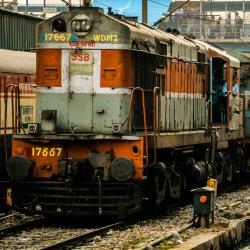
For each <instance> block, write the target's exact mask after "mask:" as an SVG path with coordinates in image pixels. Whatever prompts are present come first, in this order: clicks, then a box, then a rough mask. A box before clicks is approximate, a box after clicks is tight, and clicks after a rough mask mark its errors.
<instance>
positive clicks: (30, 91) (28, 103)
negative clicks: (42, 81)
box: [0, 49, 36, 211]
mask: <svg viewBox="0 0 250 250" xmlns="http://www.w3.org/2000/svg"><path fill="white" fill-rule="evenodd" d="M35 65H36V54H35V53H31V52H18V51H11V50H3V49H0V159H1V160H0V211H3V210H5V209H6V194H7V193H6V192H7V188H8V186H9V180H10V178H9V177H8V174H7V173H6V161H7V160H8V158H9V157H11V152H12V135H13V134H14V133H24V132H25V130H26V129H27V124H28V123H31V122H35V121H36V120H35V119H36V117H35V115H36V112H35V109H34V107H35V106H36V88H35V74H36V67H35Z"/></svg>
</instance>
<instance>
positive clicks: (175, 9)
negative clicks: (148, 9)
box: [153, 0, 190, 26]
mask: <svg viewBox="0 0 250 250" xmlns="http://www.w3.org/2000/svg"><path fill="white" fill-rule="evenodd" d="M189 1H190V0H186V1H185V2H184V3H182V4H180V5H179V6H177V7H176V8H174V9H173V10H172V11H170V12H169V13H168V14H166V15H164V16H163V17H161V18H160V19H159V20H157V21H156V22H155V23H154V24H153V26H156V25H157V24H159V23H161V22H162V21H163V20H165V19H166V18H167V17H168V16H171V15H172V14H173V13H174V12H175V11H177V10H178V9H180V8H181V7H182V6H184V5H185V4H187V3H188V2H189Z"/></svg>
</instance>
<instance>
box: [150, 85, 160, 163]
mask: <svg viewBox="0 0 250 250" xmlns="http://www.w3.org/2000/svg"><path fill="white" fill-rule="evenodd" d="M159 93H160V88H159V87H154V95H153V102H154V104H153V105H154V109H153V112H154V116H153V117H154V118H153V128H154V161H153V163H151V164H150V166H154V165H155V164H156V143H157V142H156V138H157V137H156V95H157V94H159ZM158 106H160V104H158ZM159 109H160V107H158V121H157V130H158V134H160V116H159V112H160V110H159Z"/></svg>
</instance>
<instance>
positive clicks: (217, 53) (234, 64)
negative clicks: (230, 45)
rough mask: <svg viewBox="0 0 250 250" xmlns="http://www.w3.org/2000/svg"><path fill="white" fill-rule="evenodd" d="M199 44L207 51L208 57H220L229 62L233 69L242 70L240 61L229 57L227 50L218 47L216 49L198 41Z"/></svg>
mask: <svg viewBox="0 0 250 250" xmlns="http://www.w3.org/2000/svg"><path fill="white" fill-rule="evenodd" d="M197 43H198V44H200V45H202V46H204V47H205V48H206V49H207V51H208V55H212V56H213V57H218V58H221V59H223V60H225V61H227V62H228V63H229V65H230V66H231V67H234V68H240V61H239V60H238V59H236V58H235V57H233V56H231V55H229V54H228V53H227V52H226V51H225V50H222V49H219V48H218V47H215V46H213V45H211V44H209V43H206V42H204V41H200V40H197Z"/></svg>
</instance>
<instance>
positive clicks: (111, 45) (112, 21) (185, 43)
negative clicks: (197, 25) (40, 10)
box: [37, 8, 197, 61]
mask: <svg viewBox="0 0 250 250" xmlns="http://www.w3.org/2000/svg"><path fill="white" fill-rule="evenodd" d="M83 15H86V16H87V17H88V18H89V20H90V21H91V23H92V28H91V29H90V30H89V31H87V32H81V33H79V34H78V33H77V32H73V31H72V29H71V25H72V22H73V20H75V19H76V18H78V17H79V16H83ZM60 18H61V19H64V20H65V22H66V29H65V33H67V34H71V37H70V39H69V40H67V41H65V40H64V41H55V39H53V37H52V39H51V40H49V39H47V36H46V35H47V34H52V33H53V32H54V31H53V22H54V21H55V20H56V19H60ZM70 24H71V25H70ZM112 35H117V37H116V38H117V40H115V39H113V40H112ZM96 37H98V39H100V40H96ZM110 38H111V40H109V39H110ZM74 39H75V40H74ZM102 39H103V40H102ZM92 40H94V42H95V45H94V46H93V47H91V46H90V47H88V42H90V41H92ZM159 43H165V44H166V45H170V44H171V45H172V50H170V46H169V48H168V52H167V56H172V57H176V58H181V59H183V60H192V61H196V60H197V48H196V44H195V42H194V41H190V40H186V39H184V37H181V36H178V35H175V34H171V33H167V32H164V31H161V30H159V29H156V28H153V27H151V26H148V25H146V24H143V23H142V24H139V23H136V22H132V21H129V20H126V19H125V18H121V17H120V16H119V18H118V17H117V16H116V15H107V14H104V13H103V12H102V11H101V10H100V9H98V8H80V9H79V10H78V11H76V10H75V11H72V12H63V13H60V14H58V15H56V16H54V17H51V18H49V19H47V20H44V21H43V22H41V23H40V24H39V25H38V28H37V47H38V48H41V47H48V48H56V47H60V48H70V47H71V48H72V47H81V46H82V47H83V48H87V49H139V50H142V51H143V50H144V51H147V52H151V53H157V45H158V44H159ZM74 45H76V46H74ZM133 46H135V47H133Z"/></svg>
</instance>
